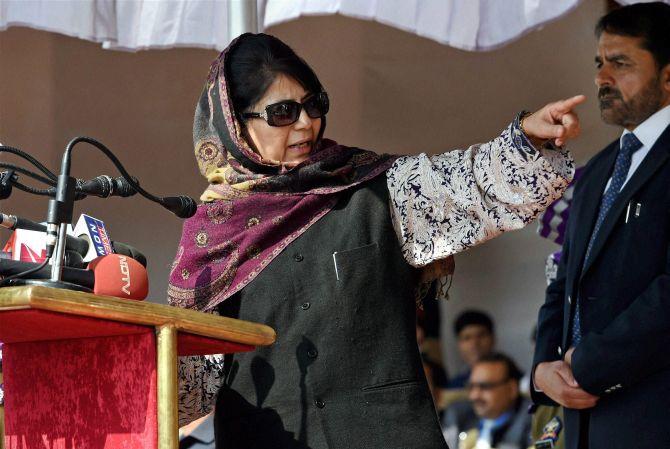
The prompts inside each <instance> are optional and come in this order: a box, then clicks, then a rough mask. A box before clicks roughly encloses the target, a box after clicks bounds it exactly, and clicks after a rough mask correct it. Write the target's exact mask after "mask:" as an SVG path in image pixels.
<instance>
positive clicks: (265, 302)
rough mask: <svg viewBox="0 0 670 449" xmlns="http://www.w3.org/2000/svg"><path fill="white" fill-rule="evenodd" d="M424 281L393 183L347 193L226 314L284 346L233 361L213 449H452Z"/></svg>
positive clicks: (226, 306) (376, 182)
mask: <svg viewBox="0 0 670 449" xmlns="http://www.w3.org/2000/svg"><path fill="white" fill-rule="evenodd" d="M418 276H419V272H418V270H416V269H414V268H412V267H411V266H410V265H409V264H407V262H406V261H405V260H404V258H403V257H402V254H401V251H400V245H399V242H398V239H397V237H396V234H395V232H394V230H393V226H392V223H391V216H390V210H389V194H388V189H387V187H386V177H385V176H384V175H381V176H378V177H377V178H376V179H373V180H372V181H369V182H367V183H365V184H363V185H362V186H360V187H358V188H356V189H352V190H351V191H349V192H347V193H345V194H344V196H343V197H342V199H341V200H340V201H339V203H338V204H337V206H336V207H335V209H334V210H333V211H331V212H330V213H328V214H327V215H326V216H325V217H323V218H322V219H321V220H319V221H318V222H317V223H315V224H314V225H312V226H311V227H310V228H309V229H308V230H307V231H306V232H305V233H304V234H303V235H301V236H300V237H299V238H298V239H296V240H295V241H294V242H293V243H292V244H291V245H289V247H287V248H286V249H285V250H284V251H283V252H282V253H281V254H280V255H279V256H278V257H277V258H276V259H274V260H273V261H272V262H271V263H270V265H269V266H268V267H267V268H266V269H265V270H264V271H263V272H261V273H260V274H259V276H258V277H257V278H256V280H255V281H254V282H252V283H251V284H249V285H248V286H247V287H245V288H244V289H243V290H242V291H241V292H239V293H238V294H236V295H234V296H233V297H231V298H229V299H228V300H226V301H225V302H224V303H223V304H222V305H221V306H220V308H219V312H220V313H221V314H222V315H225V316H230V317H234V318H240V319H243V320H249V321H254V322H259V323H264V324H267V325H269V326H271V327H273V328H274V329H275V330H276V332H277V342H276V343H275V344H274V345H273V346H270V347H266V348H259V349H257V350H256V351H254V352H250V353H243V354H235V356H234V357H232V356H227V360H226V362H227V363H226V376H225V381H224V385H223V386H222V387H221V390H220V392H219V397H218V400H217V404H216V415H215V429H216V435H217V448H225V449H242V448H244V449H247V448H248V449H260V448H263V449H271V448H272V449H293V448H311V449H336V448H337V449H353V448H361V449H363V448H365V449H370V448H380V449H381V448H383V449H408V448H415V449H437V448H446V447H447V446H446V443H445V442H444V439H443V437H442V432H441V430H440V427H439V423H438V419H437V415H436V412H435V409H434V406H433V402H432V399H431V396H430V391H429V389H428V385H427V383H426V379H425V376H424V374H423V368H422V364H421V358H420V355H419V351H418V348H417V343H416V329H415V320H416V305H415V299H414V294H415V289H416V286H417V282H418Z"/></svg>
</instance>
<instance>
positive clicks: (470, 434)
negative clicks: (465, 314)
mask: <svg viewBox="0 0 670 449" xmlns="http://www.w3.org/2000/svg"><path fill="white" fill-rule="evenodd" d="M521 377H522V373H521V371H520V370H519V368H518V367H517V365H516V363H514V361H513V360H512V359H511V358H509V357H508V356H506V355H504V354H502V353H496V352H494V353H491V354H488V355H485V356H483V357H482V358H480V359H479V360H478V361H477V362H475V364H474V365H473V366H472V372H471V374H470V379H469V380H468V383H467V388H468V397H469V400H468V401H459V402H455V403H453V404H452V405H450V406H449V407H448V408H447V410H446V412H445V418H444V420H443V423H442V425H443V429H444V437H445V440H446V441H447V444H448V445H449V447H450V448H451V449H477V448H483V447H486V448H498V449H503V448H504V449H527V448H528V446H529V445H530V425H531V417H530V415H529V414H528V406H529V405H530V404H529V401H528V400H527V399H524V398H522V397H521V394H520V390H519V380H520V379H521Z"/></svg>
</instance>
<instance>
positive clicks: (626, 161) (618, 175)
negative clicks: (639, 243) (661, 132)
mask: <svg viewBox="0 0 670 449" xmlns="http://www.w3.org/2000/svg"><path fill="white" fill-rule="evenodd" d="M641 147H642V142H640V141H639V140H638V138H637V137H635V134H633V133H627V134H624V136H623V137H622V138H621V149H620V150H619V154H618V155H617V157H616V162H615V163H614V172H613V173H612V180H611V181H610V185H609V187H608V188H607V191H605V194H604V195H603V197H602V200H601V202H600V210H599V211H598V219H597V220H596V224H595V226H594V227H593V232H592V233H591V239H590V240H589V245H588V246H587V247H586V256H584V263H583V265H582V267H585V266H586V263H587V262H588V260H589V257H590V256H591V250H592V249H593V242H594V241H595V240H596V236H597V235H598V231H599V230H600V227H601V226H602V224H603V222H604V221H605V217H606V216H607V212H609V210H610V208H611V207H612V204H614V201H616V199H617V196H619V192H620V191H621V187H623V184H624V182H625V181H626V178H627V177H628V170H630V161H631V158H632V156H633V153H635V152H636V151H637V150H639V149H640V148H641ZM579 303H580V300H579V295H577V301H576V303H575V314H574V317H573V320H572V346H577V345H578V344H579V342H580V341H581V339H582V329H581V322H580V310H579V308H580V305H579Z"/></svg>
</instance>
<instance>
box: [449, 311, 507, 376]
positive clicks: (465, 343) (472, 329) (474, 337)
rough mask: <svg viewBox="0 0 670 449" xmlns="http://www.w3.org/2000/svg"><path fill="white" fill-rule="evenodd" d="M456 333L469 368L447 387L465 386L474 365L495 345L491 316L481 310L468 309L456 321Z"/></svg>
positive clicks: (460, 349)
mask: <svg viewBox="0 0 670 449" xmlns="http://www.w3.org/2000/svg"><path fill="white" fill-rule="evenodd" d="M454 335H455V336H456V343H457V344H458V352H459V353H460V355H461V358H462V359H463V361H464V362H465V363H466V365H467V366H468V367H467V370H466V371H464V372H463V373H461V374H459V375H458V376H456V377H454V378H452V379H450V380H449V383H448V384H447V388H465V384H466V383H467V382H468V380H469V379H470V370H471V369H472V366H473V365H474V364H475V363H476V362H477V361H478V360H479V359H480V358H482V357H484V356H486V355H488V354H490V353H491V352H492V351H493V347H494V345H495V333H494V331H493V320H491V317H490V316H489V315H488V314H486V313H484V312H481V311H479V310H466V311H464V312H462V313H461V314H460V315H458V317H457V318H456V321H455V322H454Z"/></svg>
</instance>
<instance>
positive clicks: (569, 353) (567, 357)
mask: <svg viewBox="0 0 670 449" xmlns="http://www.w3.org/2000/svg"><path fill="white" fill-rule="evenodd" d="M574 352H575V347H574V346H573V347H571V348H570V349H568V350H567V351H566V353H565V357H563V360H565V363H567V364H568V366H569V367H570V369H572V354H573V353H574Z"/></svg>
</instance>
